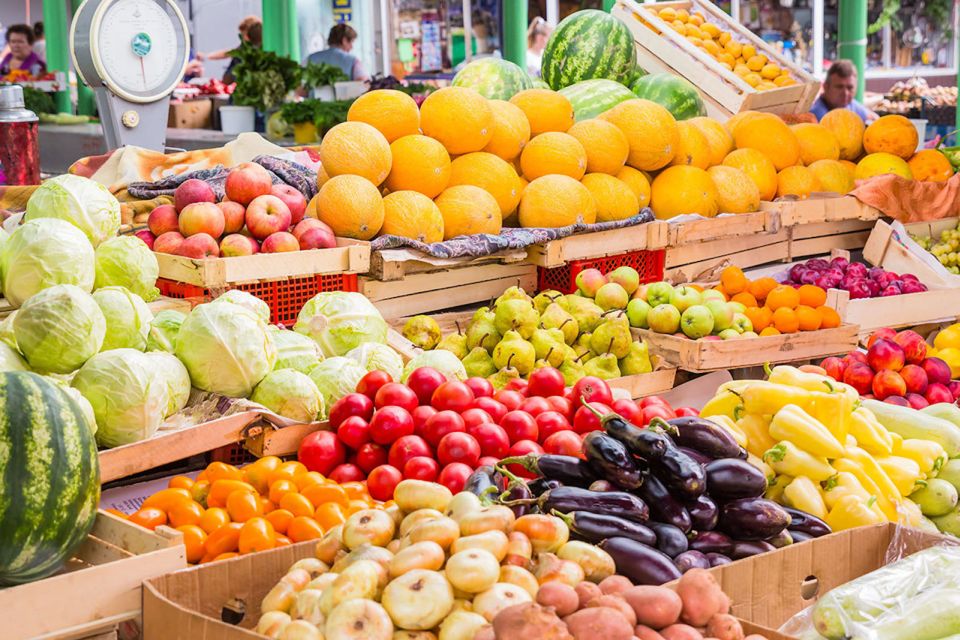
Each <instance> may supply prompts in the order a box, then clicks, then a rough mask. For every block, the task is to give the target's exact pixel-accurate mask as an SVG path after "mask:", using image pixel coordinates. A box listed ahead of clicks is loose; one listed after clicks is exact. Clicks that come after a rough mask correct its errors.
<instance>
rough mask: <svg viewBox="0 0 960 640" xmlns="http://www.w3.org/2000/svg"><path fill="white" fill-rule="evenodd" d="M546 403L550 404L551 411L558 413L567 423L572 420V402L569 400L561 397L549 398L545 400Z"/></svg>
mask: <svg viewBox="0 0 960 640" xmlns="http://www.w3.org/2000/svg"><path fill="white" fill-rule="evenodd" d="M547 402H549V403H550V407H551V409H552V410H553V411H559V412H560V413H562V414H563V417H565V418H566V419H567V421H568V422H570V421H572V420H573V414H574V410H573V401H571V400H570V399H569V398H564V397H563V396H561V395H557V396H550V397H549V398H547Z"/></svg>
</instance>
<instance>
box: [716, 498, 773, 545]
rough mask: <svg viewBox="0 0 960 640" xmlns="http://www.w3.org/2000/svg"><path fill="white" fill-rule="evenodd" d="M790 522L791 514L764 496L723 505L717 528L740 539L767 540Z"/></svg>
mask: <svg viewBox="0 0 960 640" xmlns="http://www.w3.org/2000/svg"><path fill="white" fill-rule="evenodd" d="M788 524H790V515H789V514H788V513H787V512H786V511H784V510H783V507H781V506H780V505H778V504H777V503H775V502H772V501H770V500H766V499H764V498H742V499H740V500H733V501H732V502H727V503H726V504H724V505H723V507H722V508H721V509H720V522H719V524H718V525H717V528H718V529H719V530H721V531H723V532H724V533H727V534H730V535H732V536H736V537H737V539H739V540H766V539H768V538H772V537H773V536H775V535H777V534H778V533H780V532H781V531H783V530H784V529H786V528H787V525H788Z"/></svg>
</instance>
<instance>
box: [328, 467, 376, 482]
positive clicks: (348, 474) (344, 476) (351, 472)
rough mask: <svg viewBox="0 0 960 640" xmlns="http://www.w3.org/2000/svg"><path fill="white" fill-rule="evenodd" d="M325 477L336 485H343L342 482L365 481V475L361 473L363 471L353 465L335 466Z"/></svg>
mask: <svg viewBox="0 0 960 640" xmlns="http://www.w3.org/2000/svg"><path fill="white" fill-rule="evenodd" d="M327 477H328V478H330V479H331V480H333V481H334V482H336V483H337V484H343V483H344V482H360V481H362V480H366V478H367V475H366V474H365V473H364V472H363V469H361V468H360V467H358V466H357V465H355V464H341V465H337V468H336V469H334V470H333V471H331V472H330V475H329V476H327Z"/></svg>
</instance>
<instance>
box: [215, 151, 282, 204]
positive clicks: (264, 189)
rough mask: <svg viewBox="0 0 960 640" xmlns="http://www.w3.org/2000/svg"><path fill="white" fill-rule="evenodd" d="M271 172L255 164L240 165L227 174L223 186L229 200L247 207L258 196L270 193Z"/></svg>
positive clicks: (271, 183) (245, 163) (271, 184)
mask: <svg viewBox="0 0 960 640" xmlns="http://www.w3.org/2000/svg"><path fill="white" fill-rule="evenodd" d="M272 186H273V180H272V179H271V178H270V172H269V171H267V170H266V169H264V168H263V167H261V166H260V165H258V164H257V163H255V162H244V163H242V164H238V165H237V166H235V167H234V168H233V169H230V172H229V173H228V174H227V180H226V182H225V183H224V185H223V188H224V191H226V194H227V198H229V199H230V200H233V201H234V202H239V203H240V204H242V205H244V206H246V205H248V204H250V202H251V201H253V199H254V198H256V197H258V196H263V195H267V194H268V193H270V188H271V187H272Z"/></svg>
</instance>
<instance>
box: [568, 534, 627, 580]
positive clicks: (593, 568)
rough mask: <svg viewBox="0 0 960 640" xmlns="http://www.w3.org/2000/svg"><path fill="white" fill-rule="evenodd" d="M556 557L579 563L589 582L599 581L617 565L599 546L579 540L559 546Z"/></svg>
mask: <svg viewBox="0 0 960 640" xmlns="http://www.w3.org/2000/svg"><path fill="white" fill-rule="evenodd" d="M557 557H558V558H560V559H561V560H569V561H572V562H576V563H577V564H578V565H580V567H581V568H582V569H583V572H584V575H585V576H586V578H587V580H589V581H590V582H597V583H599V582H600V581H601V580H603V579H605V578H607V577H609V576H612V575H613V574H615V573H616V572H617V565H616V564H614V562H613V558H611V557H610V554H609V553H607V552H606V551H604V550H603V549H601V548H600V547H597V546H595V545H592V544H587V543H586V542H580V541H579V540H574V541H572V542H568V543H566V544H565V545H563V546H562V547H560V550H559V551H557Z"/></svg>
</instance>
